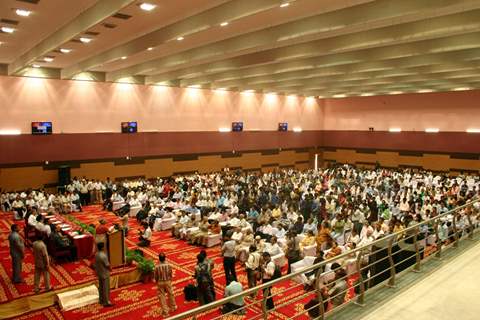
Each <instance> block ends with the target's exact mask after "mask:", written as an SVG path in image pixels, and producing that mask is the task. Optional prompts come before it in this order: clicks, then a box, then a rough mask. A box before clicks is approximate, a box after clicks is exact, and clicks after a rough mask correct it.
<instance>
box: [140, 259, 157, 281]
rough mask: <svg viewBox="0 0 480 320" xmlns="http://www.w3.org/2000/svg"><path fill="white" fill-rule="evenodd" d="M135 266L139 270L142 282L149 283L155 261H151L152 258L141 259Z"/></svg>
mask: <svg viewBox="0 0 480 320" xmlns="http://www.w3.org/2000/svg"><path fill="white" fill-rule="evenodd" d="M137 268H138V270H140V273H141V275H142V281H143V283H149V282H151V281H152V278H153V271H154V270H155V263H153V260H150V259H142V260H141V261H139V262H138V266H137Z"/></svg>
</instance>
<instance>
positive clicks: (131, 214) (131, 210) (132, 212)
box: [128, 206, 142, 217]
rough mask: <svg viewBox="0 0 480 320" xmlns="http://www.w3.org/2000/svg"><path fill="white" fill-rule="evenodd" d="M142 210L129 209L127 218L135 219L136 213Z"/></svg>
mask: <svg viewBox="0 0 480 320" xmlns="http://www.w3.org/2000/svg"><path fill="white" fill-rule="evenodd" d="M140 210H142V206H137V207H130V211H129V212H128V216H129V217H136V216H137V213H138V212H139V211H140Z"/></svg>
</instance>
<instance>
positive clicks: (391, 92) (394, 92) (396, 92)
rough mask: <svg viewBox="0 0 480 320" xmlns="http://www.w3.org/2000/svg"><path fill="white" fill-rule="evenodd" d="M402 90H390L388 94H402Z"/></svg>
mask: <svg viewBox="0 0 480 320" xmlns="http://www.w3.org/2000/svg"><path fill="white" fill-rule="evenodd" d="M402 93H403V91H390V92H389V94H402Z"/></svg>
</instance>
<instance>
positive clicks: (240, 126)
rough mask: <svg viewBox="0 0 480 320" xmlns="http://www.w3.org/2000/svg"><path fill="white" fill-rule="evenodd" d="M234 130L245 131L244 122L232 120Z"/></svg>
mask: <svg viewBox="0 0 480 320" xmlns="http://www.w3.org/2000/svg"><path fill="white" fill-rule="evenodd" d="M232 131H235V132H238V131H243V122H232Z"/></svg>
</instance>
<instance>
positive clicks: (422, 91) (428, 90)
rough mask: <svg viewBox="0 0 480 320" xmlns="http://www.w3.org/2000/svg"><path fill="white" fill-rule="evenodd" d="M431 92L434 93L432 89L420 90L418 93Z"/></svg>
mask: <svg viewBox="0 0 480 320" xmlns="http://www.w3.org/2000/svg"><path fill="white" fill-rule="evenodd" d="M429 92H433V90H432V89H421V90H418V91H417V93H429Z"/></svg>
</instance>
